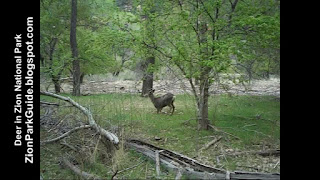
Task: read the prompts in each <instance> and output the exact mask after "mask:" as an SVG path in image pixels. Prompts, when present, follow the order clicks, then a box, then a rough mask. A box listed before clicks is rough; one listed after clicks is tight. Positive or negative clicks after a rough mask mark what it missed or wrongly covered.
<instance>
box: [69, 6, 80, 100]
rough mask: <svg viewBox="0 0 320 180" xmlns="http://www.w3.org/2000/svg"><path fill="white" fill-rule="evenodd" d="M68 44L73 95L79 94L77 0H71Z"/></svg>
mask: <svg viewBox="0 0 320 180" xmlns="http://www.w3.org/2000/svg"><path fill="white" fill-rule="evenodd" d="M70 24H71V26H70V46H71V52H72V59H73V60H72V76H73V90H72V95H73V96H80V75H81V72H80V60H79V58H78V47H77V0H71V23H70Z"/></svg>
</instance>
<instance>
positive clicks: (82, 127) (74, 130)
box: [40, 125, 91, 144]
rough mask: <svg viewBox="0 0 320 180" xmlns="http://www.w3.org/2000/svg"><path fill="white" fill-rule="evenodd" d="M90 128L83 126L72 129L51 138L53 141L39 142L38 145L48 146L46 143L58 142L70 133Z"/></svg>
mask: <svg viewBox="0 0 320 180" xmlns="http://www.w3.org/2000/svg"><path fill="white" fill-rule="evenodd" d="M90 127H91V126H90V125H84V126H79V127H75V128H73V129H71V130H70V131H68V132H66V133H64V134H62V135H61V136H59V137H56V138H53V139H50V140H46V141H41V142H40V144H48V143H53V142H56V141H59V140H60V139H63V138H65V137H67V136H68V135H70V134H71V133H74V132H76V131H78V130H80V129H86V128H90Z"/></svg>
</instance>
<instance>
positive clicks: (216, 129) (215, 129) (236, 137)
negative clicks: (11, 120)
mask: <svg viewBox="0 0 320 180" xmlns="http://www.w3.org/2000/svg"><path fill="white" fill-rule="evenodd" d="M208 126H209V127H211V128H212V129H213V130H214V131H216V132H220V133H223V134H227V135H229V136H232V137H234V138H235V139H237V140H240V138H239V137H238V136H235V135H233V134H230V133H228V132H225V131H222V130H220V129H218V128H217V127H215V126H213V125H211V124H209V125H208Z"/></svg>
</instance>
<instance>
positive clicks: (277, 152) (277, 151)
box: [226, 149, 280, 156]
mask: <svg viewBox="0 0 320 180" xmlns="http://www.w3.org/2000/svg"><path fill="white" fill-rule="evenodd" d="M245 154H253V155H260V156H280V149H270V150H265V151H244V152H235V153H232V154H226V155H227V156H241V155H245Z"/></svg>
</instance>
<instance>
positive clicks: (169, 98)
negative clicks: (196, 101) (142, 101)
mask: <svg viewBox="0 0 320 180" xmlns="http://www.w3.org/2000/svg"><path fill="white" fill-rule="evenodd" d="M156 101H157V103H156V104H155V106H156V107H157V108H162V107H165V106H167V105H169V104H171V103H172V102H173V101H174V95H173V94H172V93H167V94H165V95H163V96H161V97H158V98H156Z"/></svg>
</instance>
